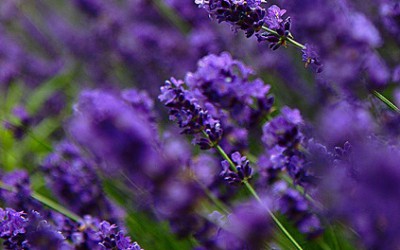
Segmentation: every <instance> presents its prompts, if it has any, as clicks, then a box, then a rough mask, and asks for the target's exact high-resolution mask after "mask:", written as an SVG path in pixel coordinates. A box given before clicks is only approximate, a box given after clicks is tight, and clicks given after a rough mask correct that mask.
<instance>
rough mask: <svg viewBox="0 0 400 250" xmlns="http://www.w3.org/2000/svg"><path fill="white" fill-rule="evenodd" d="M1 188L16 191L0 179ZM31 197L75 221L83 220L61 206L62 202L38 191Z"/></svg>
mask: <svg viewBox="0 0 400 250" xmlns="http://www.w3.org/2000/svg"><path fill="white" fill-rule="evenodd" d="M0 188H1V189H4V190H7V191H9V192H13V193H15V192H16V191H15V189H14V188H13V187H11V186H9V185H7V184H5V183H3V182H1V181H0ZM31 197H32V198H34V199H35V200H37V201H39V202H40V203H42V204H43V205H45V206H47V207H49V208H51V209H52V210H54V211H57V212H59V213H60V214H63V215H65V216H66V217H68V218H70V219H71V220H73V221H75V222H79V221H82V218H81V217H79V216H78V215H77V214H75V213H73V212H71V211H69V210H68V209H66V208H65V207H63V206H61V205H60V204H58V203H56V202H54V201H52V200H50V199H49V198H47V197H45V196H43V195H41V194H39V193H36V192H32V194H31Z"/></svg>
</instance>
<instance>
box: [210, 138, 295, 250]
mask: <svg viewBox="0 0 400 250" xmlns="http://www.w3.org/2000/svg"><path fill="white" fill-rule="evenodd" d="M215 148H216V149H217V151H218V152H219V153H220V155H221V156H222V157H223V158H224V159H225V160H226V161H228V162H229V165H230V166H231V168H232V169H234V170H235V172H237V170H236V167H235V164H234V163H233V162H232V160H231V159H230V158H229V156H228V155H227V154H226V153H225V151H224V150H223V149H222V148H221V147H220V146H219V145H215ZM243 183H244V185H245V186H246V188H247V189H248V190H249V191H250V193H251V194H252V195H253V196H254V198H256V200H257V201H258V202H259V203H260V204H262V205H263V203H262V200H261V198H260V196H258V194H257V192H256V191H255V190H254V188H253V187H252V186H251V184H250V183H249V182H248V180H246V179H245V180H243ZM265 208H266V210H267V212H268V214H269V215H270V216H271V218H272V220H273V221H274V222H275V224H276V225H277V226H278V228H279V229H280V230H281V231H282V232H283V234H284V235H285V236H286V237H287V238H288V239H289V240H290V242H292V244H293V245H294V246H295V247H296V249H298V250H302V249H303V248H302V247H301V246H300V244H299V243H297V241H296V240H295V239H294V238H293V237H292V235H291V234H290V233H289V232H288V231H287V230H286V228H285V227H284V226H283V225H282V223H281V222H280V221H279V219H278V218H277V217H276V216H275V215H274V214H273V213H272V212H271V210H269V208H268V207H265Z"/></svg>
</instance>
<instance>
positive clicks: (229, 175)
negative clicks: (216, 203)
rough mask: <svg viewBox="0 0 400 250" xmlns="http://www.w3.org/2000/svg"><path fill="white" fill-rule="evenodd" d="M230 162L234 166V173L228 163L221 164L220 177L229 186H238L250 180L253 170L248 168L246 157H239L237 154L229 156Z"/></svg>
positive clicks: (248, 163)
mask: <svg viewBox="0 0 400 250" xmlns="http://www.w3.org/2000/svg"><path fill="white" fill-rule="evenodd" d="M231 158H232V161H233V163H234V164H236V165H235V169H236V171H233V170H232V169H231V166H230V164H229V162H228V161H226V160H224V161H222V162H221V165H222V168H223V170H222V172H221V176H222V177H223V178H224V180H225V181H227V182H228V183H230V184H239V183H241V182H243V181H245V180H247V179H250V178H251V176H252V174H253V169H252V168H251V167H250V162H249V160H247V158H246V156H241V155H240V153H239V152H235V153H233V154H232V155H231Z"/></svg>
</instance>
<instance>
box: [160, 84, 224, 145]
mask: <svg viewBox="0 0 400 250" xmlns="http://www.w3.org/2000/svg"><path fill="white" fill-rule="evenodd" d="M158 98H159V99H160V101H161V102H163V103H164V104H165V106H167V107H168V108H169V109H170V111H169V114H170V119H171V120H176V121H177V122H178V125H179V127H180V128H183V131H182V133H184V134H199V133H202V132H204V133H205V134H206V135H207V138H199V139H197V141H196V143H197V144H199V145H200V147H201V148H202V149H209V148H211V147H213V146H214V145H215V144H217V143H218V142H219V140H221V137H222V131H223V130H222V128H221V124H220V122H219V121H218V120H216V119H214V118H213V117H212V116H211V115H209V114H208V111H207V110H205V109H203V108H202V107H201V106H200V105H199V104H198V102H197V100H196V98H194V97H193V94H192V93H191V92H190V91H188V90H185V89H184V88H183V81H178V80H175V79H174V78H172V79H171V81H166V83H165V85H164V86H162V87H161V94H160V95H159V97H158Z"/></svg>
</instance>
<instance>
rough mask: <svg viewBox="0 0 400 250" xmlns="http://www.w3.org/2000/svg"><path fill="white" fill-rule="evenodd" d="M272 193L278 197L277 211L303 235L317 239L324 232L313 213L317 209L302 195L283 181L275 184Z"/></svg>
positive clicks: (276, 201)
mask: <svg viewBox="0 0 400 250" xmlns="http://www.w3.org/2000/svg"><path fill="white" fill-rule="evenodd" d="M272 193H273V194H272V195H273V196H275V197H276V200H275V203H276V210H277V211H279V212H281V213H282V214H284V215H286V216H287V218H288V219H289V220H291V221H293V222H294V224H295V226H296V227H297V228H298V229H299V231H300V232H301V233H303V234H306V235H307V236H308V237H316V236H318V235H320V234H321V233H322V232H323V230H322V225H321V222H320V220H319V218H318V217H317V216H316V215H315V214H314V213H313V211H315V210H316V209H315V208H314V207H313V206H312V205H311V204H310V202H309V201H308V200H307V199H306V198H305V197H304V196H303V195H302V194H301V193H299V192H298V191H297V190H295V189H292V188H289V187H288V186H287V184H286V183H285V182H283V181H280V182H277V183H275V184H274V186H273V187H272Z"/></svg>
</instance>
